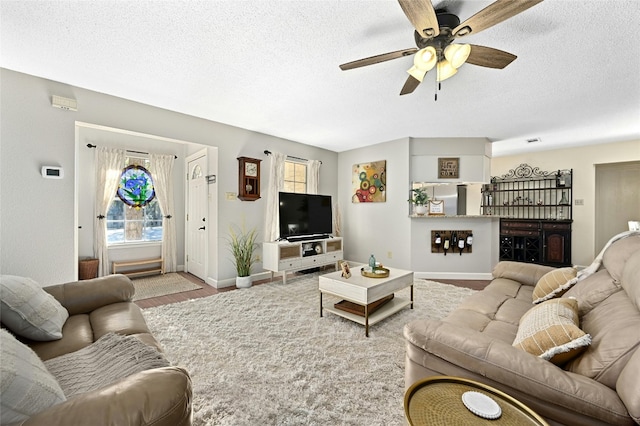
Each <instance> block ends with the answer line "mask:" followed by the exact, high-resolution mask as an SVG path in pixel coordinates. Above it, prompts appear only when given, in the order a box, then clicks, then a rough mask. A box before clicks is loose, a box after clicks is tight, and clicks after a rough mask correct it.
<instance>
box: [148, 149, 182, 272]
mask: <svg viewBox="0 0 640 426" xmlns="http://www.w3.org/2000/svg"><path fill="white" fill-rule="evenodd" d="M174 162H175V157H174V156H173V155H164V154H149V169H150V170H149V171H150V172H151V177H152V178H153V183H154V188H155V191H156V198H157V199H158V204H159V205H160V210H162V216H163V218H162V259H163V260H164V270H165V272H175V271H176V270H177V267H178V259H177V247H176V224H175V219H174V214H175V209H174V203H173V164H174Z"/></svg>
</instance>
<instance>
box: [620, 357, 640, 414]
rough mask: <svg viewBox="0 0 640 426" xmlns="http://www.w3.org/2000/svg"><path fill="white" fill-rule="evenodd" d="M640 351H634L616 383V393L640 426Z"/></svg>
mask: <svg viewBox="0 0 640 426" xmlns="http://www.w3.org/2000/svg"><path fill="white" fill-rule="evenodd" d="M638 377H640V350H638V349H636V350H635V352H634V353H633V356H632V357H631V359H629V362H627V365H625V367H624V368H623V369H622V371H621V372H620V376H619V377H618V380H617V381H616V391H617V392H618V395H620V399H621V400H622V402H623V403H624V405H625V406H626V407H627V410H628V411H629V415H630V416H631V417H633V420H635V421H636V423H638V424H640V386H638Z"/></svg>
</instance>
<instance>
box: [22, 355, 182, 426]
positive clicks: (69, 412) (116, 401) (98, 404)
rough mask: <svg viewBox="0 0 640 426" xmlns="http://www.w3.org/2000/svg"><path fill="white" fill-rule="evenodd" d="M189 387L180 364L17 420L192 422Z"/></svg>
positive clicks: (34, 424) (51, 425)
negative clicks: (25, 418)
mask: <svg viewBox="0 0 640 426" xmlns="http://www.w3.org/2000/svg"><path fill="white" fill-rule="evenodd" d="M191 403H192V389H191V379H190V378H189V374H188V373H187V372H186V371H185V370H184V369H182V368H180V367H164V368H156V369H153V370H146V371H142V372H140V373H136V374H134V375H132V376H129V377H127V378H125V379H122V380H120V381H118V382H116V383H113V384H111V385H109V386H107V387H105V388H102V389H99V390H96V391H93V392H88V393H86V394H82V395H78V396H76V397H73V398H71V399H69V400H67V401H65V402H63V403H62V404H58V405H54V406H53V407H51V408H49V409H47V410H45V411H42V412H40V413H38V414H36V415H35V416H32V417H31V418H29V419H27V420H25V421H24V422H23V423H20V424H21V425H24V426H56V425H58V426H74V425H93V426H101V425H104V426H107V425H130V426H133V425H154V426H165V425H166V426H187V425H191V410H192V408H191Z"/></svg>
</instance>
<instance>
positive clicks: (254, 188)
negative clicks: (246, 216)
mask: <svg viewBox="0 0 640 426" xmlns="http://www.w3.org/2000/svg"><path fill="white" fill-rule="evenodd" d="M261 161H262V160H258V159H255V158H249V157H238V198H239V199H241V200H242V201H255V200H257V199H258V198H260V162H261Z"/></svg>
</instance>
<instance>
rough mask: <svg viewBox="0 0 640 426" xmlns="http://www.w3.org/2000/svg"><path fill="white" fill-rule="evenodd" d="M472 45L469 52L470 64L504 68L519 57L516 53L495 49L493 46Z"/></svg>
mask: <svg viewBox="0 0 640 426" xmlns="http://www.w3.org/2000/svg"><path fill="white" fill-rule="evenodd" d="M470 46H471V53H469V57H468V58H467V63H468V64H473V65H478V66H480V67H487V68H498V69H502V68H504V67H506V66H507V65H509V64H510V63H511V62H513V61H515V59H516V58H517V56H516V55H512V54H511V53H509V52H505V51H502V50H498V49H494V48H493V47H485V46H476V45H475V44H471V45H470Z"/></svg>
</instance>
